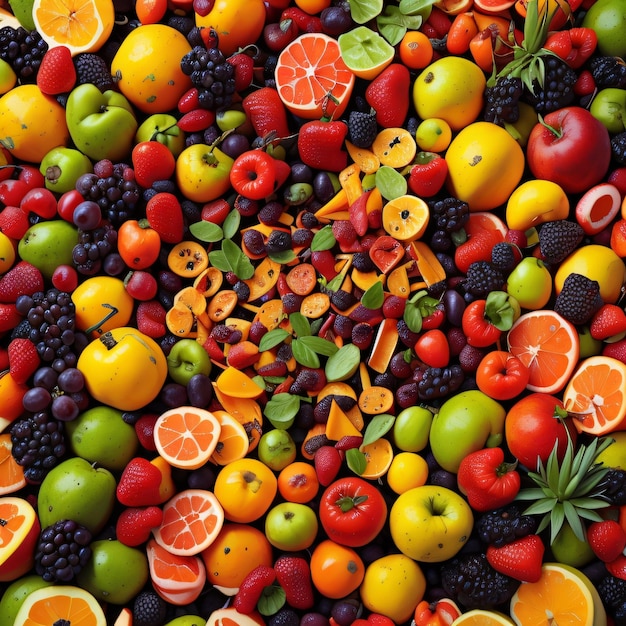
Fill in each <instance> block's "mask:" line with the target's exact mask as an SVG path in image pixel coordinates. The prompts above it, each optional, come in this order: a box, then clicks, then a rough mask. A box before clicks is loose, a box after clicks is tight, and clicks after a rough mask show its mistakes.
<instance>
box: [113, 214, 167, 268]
mask: <svg viewBox="0 0 626 626" xmlns="http://www.w3.org/2000/svg"><path fill="white" fill-rule="evenodd" d="M117 248H118V252H119V253H120V256H121V257H122V259H123V260H124V263H126V265H128V267H130V268H131V269H134V270H143V269H146V268H147V267H150V266H151V265H152V264H153V263H154V262H155V261H156V260H157V259H158V258H159V253H160V251H161V237H159V233H157V231H156V230H154V229H152V228H150V226H148V222H147V220H146V221H145V223H144V222H141V223H140V222H139V221H137V220H127V221H126V222H124V223H123V224H122V225H121V226H120V227H119V230H118V231H117Z"/></svg>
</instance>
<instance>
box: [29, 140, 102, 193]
mask: <svg viewBox="0 0 626 626" xmlns="http://www.w3.org/2000/svg"><path fill="white" fill-rule="evenodd" d="M39 171H40V172H41V173H42V174H43V175H44V176H45V185H46V189H49V190H50V191H54V192H57V193H60V194H62V193H65V192H66V191H71V190H72V189H74V188H75V187H76V179H77V178H79V176H82V175H83V174H88V173H91V172H93V165H92V163H91V161H90V159H89V157H88V156H86V155H84V154H83V153H82V152H81V151H80V150H76V149H75V148H65V147H64V146H59V147H57V148H52V150H50V152H48V153H47V154H46V155H45V156H44V158H43V159H42V161H41V165H40V166H39Z"/></svg>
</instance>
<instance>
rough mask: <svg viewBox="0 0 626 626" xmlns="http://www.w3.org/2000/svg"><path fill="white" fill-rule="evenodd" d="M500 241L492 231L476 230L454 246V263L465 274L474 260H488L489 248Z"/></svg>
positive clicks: (489, 256) (489, 257)
mask: <svg viewBox="0 0 626 626" xmlns="http://www.w3.org/2000/svg"><path fill="white" fill-rule="evenodd" d="M500 241H501V238H500V237H499V236H498V235H497V234H496V233H494V232H492V231H488V230H481V231H478V232H477V233H476V234H475V235H472V236H471V237H469V238H468V239H467V241H464V242H463V243H462V244H460V245H459V246H458V247H457V248H456V250H455V251H454V264H455V265H456V267H457V269H458V270H459V272H461V273H463V274H467V269H468V268H469V266H470V265H471V264H472V263H474V261H490V260H491V249H492V248H493V247H494V246H495V245H496V244H497V243H499V242H500Z"/></svg>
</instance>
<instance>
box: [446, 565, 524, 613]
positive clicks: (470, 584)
mask: <svg viewBox="0 0 626 626" xmlns="http://www.w3.org/2000/svg"><path fill="white" fill-rule="evenodd" d="M441 585H442V587H443V589H444V591H445V592H446V594H447V595H448V596H449V597H450V598H451V599H452V600H454V601H455V602H457V603H459V604H461V605H462V606H463V607H464V608H465V609H466V610H470V609H479V608H480V609H494V608H496V607H498V606H500V605H503V604H505V603H507V602H509V601H510V600H511V598H512V597H513V594H514V593H515V592H516V591H517V588H518V586H519V585H520V583H519V581H517V580H515V579H513V578H510V577H509V576H505V575H504V574H500V572H497V571H496V570H495V569H493V568H492V567H491V565H489V563H488V562H487V556H486V555H485V554H484V553H478V554H464V555H461V556H458V557H456V558H454V559H452V561H446V562H445V563H444V564H443V565H442V567H441Z"/></svg>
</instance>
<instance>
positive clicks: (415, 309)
mask: <svg viewBox="0 0 626 626" xmlns="http://www.w3.org/2000/svg"><path fill="white" fill-rule="evenodd" d="M402 319H403V320H404V321H405V322H406V325H407V326H408V327H409V330H410V331H412V332H414V333H419V332H420V331H421V330H422V320H423V318H422V314H421V313H420V308H419V306H417V305H416V304H413V303H412V302H411V301H409V302H407V303H406V306H405V307H404V313H403V314H402Z"/></svg>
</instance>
